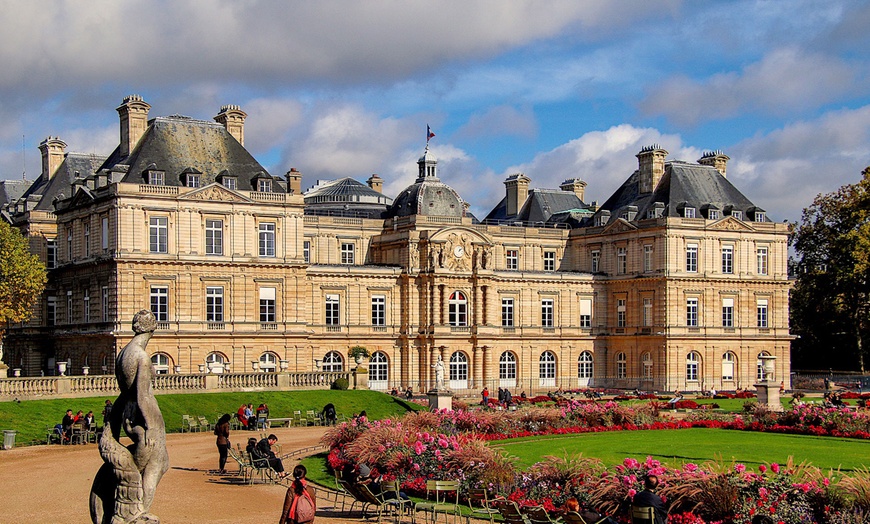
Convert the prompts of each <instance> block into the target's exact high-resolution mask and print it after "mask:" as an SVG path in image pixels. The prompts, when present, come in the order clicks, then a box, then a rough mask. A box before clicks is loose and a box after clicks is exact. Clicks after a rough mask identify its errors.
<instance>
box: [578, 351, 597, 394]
mask: <svg viewBox="0 0 870 524" xmlns="http://www.w3.org/2000/svg"><path fill="white" fill-rule="evenodd" d="M593 371H594V368H593V360H592V353H590V352H588V351H584V352H583V353H580V357H579V358H578V359H577V378H578V379H579V386H580V387H581V388H583V387H586V386H589V385H590V384H591V383H592V372H593Z"/></svg>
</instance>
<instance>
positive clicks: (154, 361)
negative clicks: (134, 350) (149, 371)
mask: <svg viewBox="0 0 870 524" xmlns="http://www.w3.org/2000/svg"><path fill="white" fill-rule="evenodd" d="M171 362H172V361H171V360H170V359H169V355H167V354H165V353H154V354H153V355H151V365H152V366H153V367H154V374H155V375H167V374H169V365H170V364H171Z"/></svg>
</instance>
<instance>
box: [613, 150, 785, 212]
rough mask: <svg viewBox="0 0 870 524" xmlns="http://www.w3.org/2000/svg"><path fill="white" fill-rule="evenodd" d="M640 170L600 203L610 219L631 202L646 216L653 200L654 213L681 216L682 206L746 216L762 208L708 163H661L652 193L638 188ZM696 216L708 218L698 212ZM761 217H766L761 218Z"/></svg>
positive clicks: (634, 210) (623, 210)
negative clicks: (741, 213) (661, 166)
mask: <svg viewBox="0 0 870 524" xmlns="http://www.w3.org/2000/svg"><path fill="white" fill-rule="evenodd" d="M640 176H641V175H640V171H635V172H634V173H633V174H632V175H631V176H630V177H628V179H627V180H626V181H625V182H623V184H622V185H621V186H620V187H619V189H617V190H616V191H615V192H614V193H613V194H612V195H611V196H610V198H608V199H607V201H606V202H605V203H604V204H603V205H602V206H601V208H600V209H601V210H603V211H607V212H609V213H610V222H613V221H615V220H617V219H618V218H619V217H620V216H623V214H624V213H625V212H626V211H628V210H629V206H635V207H636V209H631V211H633V212H636V213H637V214H636V217H637V218H638V219H643V218H648V211H650V210H652V209H654V208H655V207H656V204H658V205H659V207H661V206H662V205H663V209H662V211H661V212H660V214H659V215H658V216H665V217H679V216H683V210H684V209H685V208H686V207H692V208H695V209H697V210H709V209H719V210H724V211H725V214H731V213H732V212H733V211H742V212H743V214H744V216H746V217H747V218H748V217H749V216H750V215H751V214H753V213H755V212H760V211H763V210H762V209H761V208H759V207H757V206H755V205H754V204H753V203H752V202H751V201H750V200H749V199H748V198H746V196H744V195H743V193H741V192H740V190H738V189H737V188H736V187H734V185H733V184H732V183H731V182H730V181H729V180H728V179H727V178H725V177H724V176H722V175H721V174H720V173H719V171H717V170H716V169H715V168H714V167H712V166H705V165H700V164H691V163H688V162H682V161H671V162H666V163H665V173H664V175H663V176H662V178H661V180H660V181H659V183H658V185H657V186H656V188H655V190H654V191H653V192H652V193H641V192H640ZM698 218H708V217H706V216H703V215H702V214H698ZM765 220H768V219H766V218H765Z"/></svg>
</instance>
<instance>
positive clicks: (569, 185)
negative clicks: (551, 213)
mask: <svg viewBox="0 0 870 524" xmlns="http://www.w3.org/2000/svg"><path fill="white" fill-rule="evenodd" d="M559 189H561V190H562V191H569V192H571V193H574V194H575V195H577V198H579V199H580V201H581V202H583V197H584V196H585V195H586V182H584V181H582V180H580V179H579V178H569V179H568V180H566V181H564V182H562V185H560V186H559Z"/></svg>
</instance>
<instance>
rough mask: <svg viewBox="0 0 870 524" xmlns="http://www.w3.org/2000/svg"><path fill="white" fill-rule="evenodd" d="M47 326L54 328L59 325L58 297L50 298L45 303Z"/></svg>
mask: <svg viewBox="0 0 870 524" xmlns="http://www.w3.org/2000/svg"><path fill="white" fill-rule="evenodd" d="M45 324H46V325H47V326H54V325H55V324H57V297H48V298H47V299H46V302H45Z"/></svg>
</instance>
